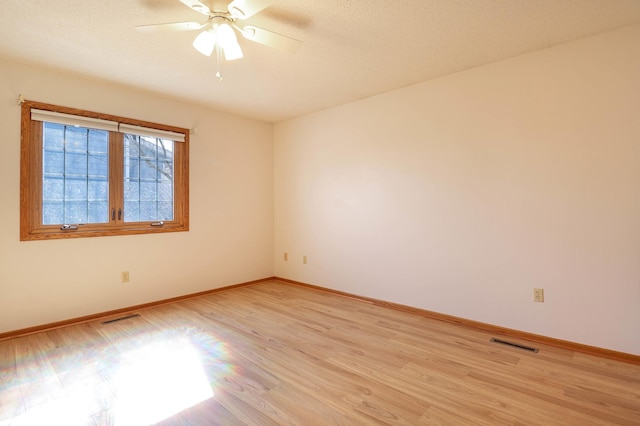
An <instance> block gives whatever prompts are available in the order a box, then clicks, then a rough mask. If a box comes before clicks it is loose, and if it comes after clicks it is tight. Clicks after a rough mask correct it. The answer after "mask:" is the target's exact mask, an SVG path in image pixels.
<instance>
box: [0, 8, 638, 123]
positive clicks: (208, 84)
mask: <svg viewBox="0 0 640 426" xmlns="http://www.w3.org/2000/svg"><path fill="white" fill-rule="evenodd" d="M203 1H204V2H206V1H207V0H203ZM203 18H204V19H203ZM175 21H199V22H204V21H206V17H203V15H200V14H198V13H196V12H194V11H192V10H190V9H189V8H187V7H186V6H184V5H183V4H182V3H180V2H179V1H178V0H104V1H99V0H54V1H52V0H29V1H25V0H1V1H0V56H3V57H7V58H10V59H17V60H20V61H25V62H30V63H36V64H41V65H45V66H49V67H55V68H60V69H63V70H73V71H74V72H77V73H80V74H83V75H89V76H93V77H97V78H101V79H106V80H110V81H114V82H120V83H124V84H127V85H132V86H136V87H139V88H142V89H146V90H150V91H153V92H156V93H161V94H164V95H169V96H172V97H177V98H180V99H183V100H187V101H189V102H193V103H198V104H204V105H207V106H210V107H213V108H215V109H218V110H223V111H229V112H232V113H237V114H241V115H244V116H248V117H254V118H258V119H261V120H266V121H271V122H273V121H279V120H282V119H286V118H290V117H295V116H299V115H302V114H306V113H310V112H313V111H318V110H321V109H325V108H329V107H332V106H336V105H340V104H343V103H346V102H350V101H354V100H357V99H362V98H365V97H369V96H372V95H375V94H379V93H383V92H386V91H389V90H393V89H397V88H400V87H404V86H408V85H411V84H415V83H418V82H421V81H425V80H429V79H433V78H436V77H439V76H443V75H446V74H450V73H454V72H457V71H461V70H464V69H468V68H471V67H475V66H478V65H482V64H486V63H490V62H494V61H498V60H501V59H506V58H509V57H513V56H516V55H520V54H523V53H526V52H530V51H533V50H537V49H541V48H545V47H549V46H552V45H556V44H560V43H564V42H567V41H570V40H574V39H577V38H581V37H586V36H590V35H594V34H597V33H600V32H603V31H608V30H612V29H615V28H619V27H623V26H626V25H630V24H636V23H640V0H279V1H277V2H276V3H275V4H274V5H273V6H271V7H269V8H268V9H265V10H264V11H263V12H261V13H259V14H257V15H255V16H253V17H251V18H250V19H249V20H247V21H246V22H248V23H251V24H252V25H255V26H258V27H263V28H265V29H269V30H271V31H275V32H277V33H281V34H285V35H287V36H290V37H293V38H296V39H298V40H301V41H303V45H302V47H301V49H300V50H298V51H297V52H296V53H294V54H288V53H284V52H280V51H276V50H273V49H270V48H267V47H265V46H262V45H258V44H256V43H252V42H249V41H247V40H243V39H240V43H241V46H242V49H243V50H244V52H245V58H244V59H241V60H238V61H234V62H225V63H223V65H222V66H223V68H222V71H223V75H224V81H223V82H222V83H220V82H218V81H217V79H216V78H215V76H214V73H215V60H214V57H213V56H212V57H205V56H202V55H201V54H199V53H198V52H197V51H196V50H194V49H193V48H192V46H191V43H192V41H193V39H194V38H195V36H196V35H197V34H198V31H195V32H193V31H192V32H179V33H176V32H174V33H161V34H158V33H156V34H143V33H140V32H138V31H136V30H134V26H135V25H144V24H153V23H165V22H175ZM27 95H28V94H27Z"/></svg>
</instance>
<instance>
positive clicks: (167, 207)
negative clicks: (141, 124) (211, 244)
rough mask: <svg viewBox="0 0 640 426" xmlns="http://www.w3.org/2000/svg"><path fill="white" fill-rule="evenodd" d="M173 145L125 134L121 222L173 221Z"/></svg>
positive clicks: (163, 140)
mask: <svg viewBox="0 0 640 426" xmlns="http://www.w3.org/2000/svg"><path fill="white" fill-rule="evenodd" d="M173 144H174V142H173V141H170V140H166V139H159V138H151V137H144V136H136V135H128V134H126V135H125V137H124V203H125V208H124V220H125V222H141V221H164V220H173V196H174V194H173V192H174V191H173V187H174V182H173V152H174V150H173V148H174V147H173Z"/></svg>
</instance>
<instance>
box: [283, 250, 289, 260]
mask: <svg viewBox="0 0 640 426" xmlns="http://www.w3.org/2000/svg"><path fill="white" fill-rule="evenodd" d="M287 260H289V253H287V252H286V251H285V252H284V261H285V262H286V261H287Z"/></svg>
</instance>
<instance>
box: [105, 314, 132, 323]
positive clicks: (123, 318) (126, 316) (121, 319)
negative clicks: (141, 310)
mask: <svg viewBox="0 0 640 426" xmlns="http://www.w3.org/2000/svg"><path fill="white" fill-rule="evenodd" d="M139 316H140V314H131V315H125V316H123V317H120V318H112V319H110V320H106V321H102V322H101V323H100V324H111V323H112V322H118V321H123V320H126V319H130V318H135V317H139Z"/></svg>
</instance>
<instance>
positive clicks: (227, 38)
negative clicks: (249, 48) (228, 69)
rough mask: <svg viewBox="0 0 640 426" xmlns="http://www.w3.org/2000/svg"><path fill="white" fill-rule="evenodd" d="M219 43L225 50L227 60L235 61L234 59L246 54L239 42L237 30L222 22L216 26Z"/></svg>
mask: <svg viewBox="0 0 640 426" xmlns="http://www.w3.org/2000/svg"><path fill="white" fill-rule="evenodd" d="M216 35H217V43H218V45H219V46H220V47H222V50H223V51H224V58H225V59H226V60H227V61H233V60H234V59H240V58H242V57H243V56H244V55H243V54H242V49H241V48H240V45H239V44H238V38H237V37H236V33H235V31H233V28H231V26H230V25H228V24H220V25H218V27H217V28H216Z"/></svg>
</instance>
